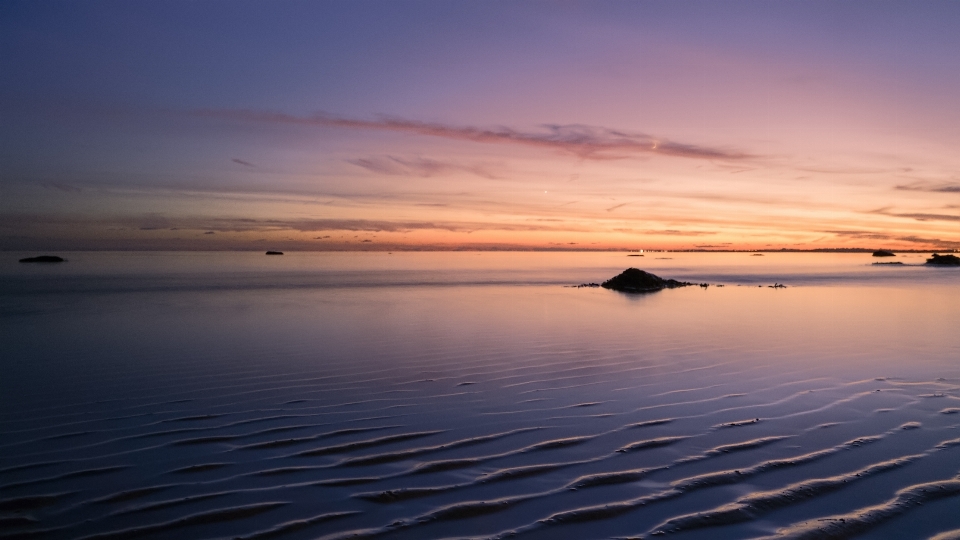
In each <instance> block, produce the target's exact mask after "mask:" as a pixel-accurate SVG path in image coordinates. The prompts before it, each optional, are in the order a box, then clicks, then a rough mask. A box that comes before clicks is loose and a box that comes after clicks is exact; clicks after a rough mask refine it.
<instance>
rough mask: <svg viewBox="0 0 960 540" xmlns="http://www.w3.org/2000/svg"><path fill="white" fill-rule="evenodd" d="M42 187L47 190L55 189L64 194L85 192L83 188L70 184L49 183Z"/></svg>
mask: <svg viewBox="0 0 960 540" xmlns="http://www.w3.org/2000/svg"><path fill="white" fill-rule="evenodd" d="M42 185H43V187H45V188H47V189H55V190H57V191H62V192H64V193H80V192H82V191H83V190H82V189H81V188H79V187H77V186H71V185H70V184H61V183H57V182H49V183H46V184H42Z"/></svg>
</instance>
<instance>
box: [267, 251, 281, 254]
mask: <svg viewBox="0 0 960 540" xmlns="http://www.w3.org/2000/svg"><path fill="white" fill-rule="evenodd" d="M267 255H283V252H282V251H268V252H267Z"/></svg>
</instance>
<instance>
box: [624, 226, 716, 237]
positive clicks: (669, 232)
mask: <svg viewBox="0 0 960 540" xmlns="http://www.w3.org/2000/svg"><path fill="white" fill-rule="evenodd" d="M614 230H615V231H617V232H625V233H638V234H649V235H653V236H709V235H711V234H717V232H716V231H683V230H680V229H644V230H639V229H626V228H619V229H614Z"/></svg>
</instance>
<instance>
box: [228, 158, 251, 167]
mask: <svg viewBox="0 0 960 540" xmlns="http://www.w3.org/2000/svg"><path fill="white" fill-rule="evenodd" d="M230 161H232V162H234V163H236V164H238V165H243V166H244V167H256V165H254V164H253V163H250V162H249V161H244V160H242V159H239V158H233V159H231V160H230Z"/></svg>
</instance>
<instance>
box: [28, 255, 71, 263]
mask: <svg viewBox="0 0 960 540" xmlns="http://www.w3.org/2000/svg"><path fill="white" fill-rule="evenodd" d="M65 261H66V259H64V258H62V257H57V256H56V255H40V256H39V257H27V258H25V259H20V262H22V263H58V262H65Z"/></svg>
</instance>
